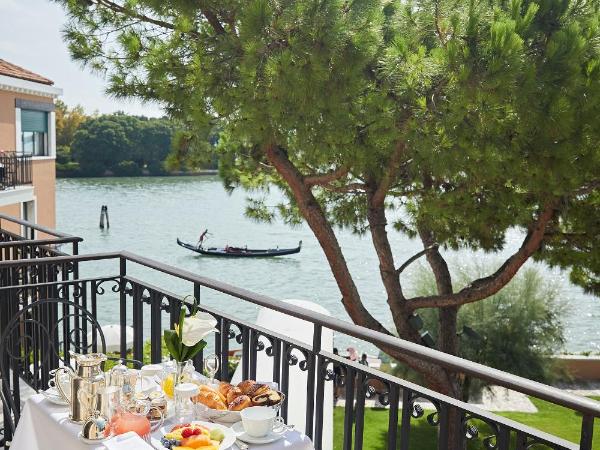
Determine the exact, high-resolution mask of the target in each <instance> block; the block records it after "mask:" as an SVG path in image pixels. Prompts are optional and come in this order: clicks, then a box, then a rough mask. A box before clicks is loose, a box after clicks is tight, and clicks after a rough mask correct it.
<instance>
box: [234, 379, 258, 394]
mask: <svg viewBox="0 0 600 450" xmlns="http://www.w3.org/2000/svg"><path fill="white" fill-rule="evenodd" d="M255 384H256V381H254V380H244V381H242V382H241V383H240V384H238V385H237V387H239V388H240V389H241V390H242V392H243V393H244V394H248V392H249V391H250V388H251V387H252V386H254V385H255Z"/></svg>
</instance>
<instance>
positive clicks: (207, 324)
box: [180, 312, 219, 347]
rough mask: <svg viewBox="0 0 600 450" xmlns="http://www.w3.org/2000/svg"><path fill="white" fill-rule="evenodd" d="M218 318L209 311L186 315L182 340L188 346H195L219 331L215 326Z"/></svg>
mask: <svg viewBox="0 0 600 450" xmlns="http://www.w3.org/2000/svg"><path fill="white" fill-rule="evenodd" d="M216 325H217V319H215V318H214V317H213V316H211V315H210V314H208V313H204V312H199V313H196V315H195V316H192V317H186V318H185V320H184V321H183V330H180V331H181V341H182V342H183V344H184V345H186V346H188V347H193V346H194V345H196V344H197V343H198V342H200V341H201V340H202V339H203V338H204V337H205V336H207V335H209V334H210V333H213V332H214V333H218V332H219V330H217V329H216V328H215V327H216Z"/></svg>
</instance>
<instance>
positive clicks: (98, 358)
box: [71, 353, 107, 366]
mask: <svg viewBox="0 0 600 450" xmlns="http://www.w3.org/2000/svg"><path fill="white" fill-rule="evenodd" d="M71 356H72V357H73V358H75V360H76V361H77V364H79V365H80V366H95V365H98V364H101V363H103V362H104V361H106V359H107V357H106V355H105V354H104V353H86V354H81V353H71Z"/></svg>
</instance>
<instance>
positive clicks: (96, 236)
mask: <svg viewBox="0 0 600 450" xmlns="http://www.w3.org/2000/svg"><path fill="white" fill-rule="evenodd" d="M248 195H249V194H248V193H246V192H244V191H241V190H236V191H234V192H233V193H232V194H229V193H228V192H226V191H225V189H224V188H223V186H222V184H221V182H220V180H219V179H218V178H217V177H212V176H208V177H146V178H88V179H61V180H58V181H57V228H58V229H59V230H61V231H64V232H67V233H70V234H74V235H77V236H81V237H83V238H84V242H83V243H82V244H81V245H80V253H96V252H106V251H113V250H128V251H131V252H134V253H138V254H140V255H142V256H146V257H150V258H154V259H157V260H158V261H161V262H164V263H167V264H171V265H174V266H177V267H180V268H184V269H187V270H190V271H192V272H194V273H197V274H199V275H202V276H205V277H210V278H214V279H217V280H220V281H224V282H227V283H230V284H233V285H237V286H241V287H243V288H245V289H249V290H251V291H254V292H257V293H260V294H266V295H269V296H271V297H274V298H276V299H302V300H311V301H314V302H317V303H319V304H321V305H323V306H324V307H325V308H327V309H328V310H329V311H330V312H331V314H332V315H334V316H336V317H340V318H343V319H346V320H349V319H348V317H347V315H346V313H345V311H344V309H343V307H342V305H341V302H340V294H339V292H338V289H337V286H336V284H335V281H334V279H333V277H332V275H331V272H330V270H329V266H328V265H327V262H326V260H325V258H324V256H323V253H322V251H321V248H320V247H319V245H318V243H317V241H316V239H315V238H314V237H313V235H312V233H311V231H310V229H309V228H308V227H307V226H306V225H302V226H299V227H295V228H290V227H288V226H286V225H284V224H283V223H280V222H275V223H272V224H265V223H257V222H254V221H252V220H250V219H248V218H246V217H245V216H244V209H245V202H246V198H247V197H248ZM273 196H274V197H273V199H272V200H273V201H274V200H275V199H276V194H273ZM101 205H108V211H109V216H110V229H109V230H105V231H102V230H100V229H99V227H98V222H99V214H100V207H101ZM205 228H208V229H209V231H210V232H211V233H212V236H211V239H210V241H209V243H210V244H211V245H225V244H229V245H248V247H259V248H260V247H272V246H276V245H279V246H280V247H294V246H296V245H297V243H298V241H300V240H302V241H303V247H302V251H301V252H300V254H296V255H292V256H286V257H280V258H272V259H268V258H267V259H251V260H244V259H227V258H225V259H220V258H209V257H202V256H200V255H196V254H194V253H192V252H190V251H188V250H185V249H183V248H181V247H179V246H178V245H177V244H176V241H175V240H176V238H177V237H179V238H181V239H182V240H184V241H188V242H192V243H196V240H197V239H198V236H199V234H200V232H201V231H202V230H204V229H205ZM338 237H339V240H340V242H341V245H342V247H343V249H344V250H345V254H346V259H347V261H348V264H349V266H350V270H351V272H352V274H353V275H354V277H355V280H356V283H357V285H358V288H359V290H360V292H361V294H362V296H363V299H364V302H365V304H366V305H367V307H368V309H369V310H370V311H371V313H372V314H373V315H374V316H375V317H377V318H378V319H379V320H381V321H382V322H383V323H386V324H388V323H390V315H389V311H388V309H387V304H386V296H385V291H384V289H383V286H382V284H381V281H380V278H379V275H378V261H377V257H376V255H375V251H374V249H373V247H372V244H371V242H370V240H369V237H368V236H363V237H359V236H355V235H353V234H352V233H350V232H349V231H347V230H341V231H338ZM521 239H522V235H521V234H520V233H517V232H512V233H509V235H508V238H507V248H506V250H505V253H504V255H506V254H508V253H510V252H511V251H514V250H515V249H516V248H517V247H518V245H519V243H520V240H521ZM390 240H391V243H392V247H393V249H394V251H395V255H396V259H397V264H400V263H401V262H402V261H404V260H405V259H407V258H408V257H410V256H411V255H413V254H415V253H416V252H418V251H419V250H420V249H421V248H422V246H421V244H420V242H418V241H416V240H410V239H408V238H406V237H405V236H402V235H400V234H398V233H396V232H393V231H391V232H390ZM446 255H447V257H448V260H449V261H450V263H451V264H468V263H470V262H471V263H472V262H473V261H477V262H485V261H489V263H490V264H493V263H496V264H499V263H500V258H499V256H497V255H486V254H484V253H483V252H477V253H472V252H465V251H461V252H446ZM528 264H533V263H528ZM538 266H539V267H540V268H541V270H543V271H544V273H545V275H546V276H547V277H546V278H547V279H548V280H549V281H550V280H552V281H553V282H556V283H558V284H559V285H560V287H561V296H562V298H563V299H564V301H565V302H566V303H567V304H568V305H569V308H568V314H567V317H565V319H564V322H565V329H566V338H567V342H566V350H568V351H572V352H575V351H598V350H600V299H597V298H595V297H592V296H590V295H586V294H585V293H583V291H582V290H581V289H580V288H577V287H575V286H572V285H571V284H570V283H569V281H568V275H567V274H566V273H563V272H561V271H558V270H551V269H549V268H547V267H545V266H543V265H538ZM80 270H81V273H82V275H83V276H102V275H116V274H117V273H118V263H116V262H115V261H112V263H107V262H90V263H83V264H82V266H81V269H80ZM412 270H416V268H413V269H412ZM128 273H130V274H133V275H135V276H139V277H140V278H142V279H143V280H145V281H147V282H149V283H151V284H155V285H159V286H161V287H164V288H167V289H169V290H170V291H172V292H174V293H177V294H180V295H186V294H191V293H192V287H191V284H190V283H185V282H181V281H179V280H176V279H174V278H172V277H168V276H166V275H165V276H162V275H156V273H152V274H150V273H148V271H146V270H144V269H143V268H140V267H128ZM410 277H411V272H410V270H408V271H407V272H406V274H404V275H403V279H406V280H407V282H406V283H407V284H409V283H408V281H409V280H410ZM408 289H409V287H408ZM201 297H202V302H205V303H207V304H210V305H211V306H215V307H218V308H219V309H221V310H222V311H224V312H227V313H230V314H232V315H235V316H237V317H240V318H243V319H248V320H254V319H255V318H256V315H257V310H256V308H255V307H253V306H252V305H249V304H248V303H246V302H243V301H240V300H236V299H234V298H231V297H228V296H224V295H222V294H218V293H213V292H207V290H206V289H204V290H203V291H202V294H201ZM116 306H117V299H116V298H114V297H112V298H111V297H110V296H104V297H103V301H102V304H99V306H98V311H99V312H98V315H99V319H100V321H101V322H103V323H114V322H115V317H116V316H113V311H115V309H114V308H115V307H116ZM523 331H524V332H526V330H523ZM336 339H337V340H336V345H338V346H339V347H341V348H346V346H347V345H349V344H352V345H355V346H357V347H358V348H359V349H360V350H361V351H368V352H369V353H373V352H376V350H375V349H374V348H372V347H370V346H369V345H366V344H364V343H358V342H353V341H352V339H350V338H342V337H337V338H336Z"/></svg>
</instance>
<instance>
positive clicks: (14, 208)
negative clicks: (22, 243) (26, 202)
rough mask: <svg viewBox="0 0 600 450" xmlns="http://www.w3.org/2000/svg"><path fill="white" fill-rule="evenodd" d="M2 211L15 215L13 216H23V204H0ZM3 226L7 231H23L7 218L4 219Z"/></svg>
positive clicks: (0, 210)
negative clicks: (6, 219)
mask: <svg viewBox="0 0 600 450" xmlns="http://www.w3.org/2000/svg"><path fill="white" fill-rule="evenodd" d="M0 192H1V191H0ZM0 195H1V194H0ZM0 213H2V214H8V215H9V216H13V217H18V218H21V204H20V203H15V204H12V205H6V206H0ZM2 228H3V229H5V230H7V231H10V232H11V233H15V234H20V233H21V227H20V226H18V225H15V224H14V223H10V222H7V221H5V220H3V221H2Z"/></svg>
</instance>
